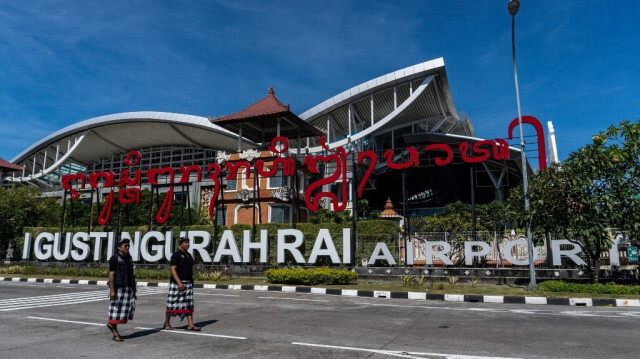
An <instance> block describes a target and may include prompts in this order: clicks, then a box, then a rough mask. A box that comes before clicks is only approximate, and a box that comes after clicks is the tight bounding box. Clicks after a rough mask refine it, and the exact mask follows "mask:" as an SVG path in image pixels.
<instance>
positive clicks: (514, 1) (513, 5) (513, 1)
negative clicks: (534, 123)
mask: <svg viewBox="0 0 640 359" xmlns="http://www.w3.org/2000/svg"><path fill="white" fill-rule="evenodd" d="M507 9H508V10H509V14H510V15H511V49H512V55H513V78H514V81H515V84H516V102H517V104H518V127H519V128H520V153H521V158H522V194H523V197H524V211H525V212H526V213H529V197H528V196H527V190H528V187H529V182H528V181H527V177H528V176H527V157H526V154H525V151H524V147H525V143H524V133H523V129H522V112H521V110H520V90H519V89H518V67H517V66H516V36H515V27H516V26H515V25H516V14H517V13H518V9H520V1H518V0H509V4H507ZM526 226H527V247H528V250H529V288H528V289H529V290H535V289H536V272H535V269H534V261H535V258H534V253H533V241H532V239H531V224H530V223H529V220H528V219H527V221H526Z"/></svg>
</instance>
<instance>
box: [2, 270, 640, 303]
mask: <svg viewBox="0 0 640 359" xmlns="http://www.w3.org/2000/svg"><path fill="white" fill-rule="evenodd" d="M0 281H6V282H30V283H60V284H78V285H99V286H107V285H108V283H107V281H106V280H83V279H51V278H17V277H14V278H11V277H0ZM168 286H169V283H168V282H138V287H168ZM194 287H195V288H207V289H227V290H257V291H275V292H291V293H311V294H325V295H342V296H347V297H369V298H373V297H375V298H386V299H408V300H439V301H445V302H470V303H501V304H537V305H575V306H585V307H592V306H594V307H640V299H607V298H559V297H540V296H506V295H466V294H433V293H424V292H404V291H373V290H356V289H332V288H320V287H296V286H284V285H245V284H197V283H196V284H194Z"/></svg>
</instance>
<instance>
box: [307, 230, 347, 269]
mask: <svg viewBox="0 0 640 359" xmlns="http://www.w3.org/2000/svg"><path fill="white" fill-rule="evenodd" d="M323 244H324V246H326V247H327V248H326V249H322V247H323ZM319 256H329V257H330V258H331V263H333V264H340V257H339V256H338V250H337V249H336V245H335V244H334V243H333V239H332V238H331V233H329V230H328V229H321V230H320V231H318V237H317V238H316V242H315V243H314V244H313V250H312V251H311V256H309V264H314V263H315V262H316V259H318V257H319Z"/></svg>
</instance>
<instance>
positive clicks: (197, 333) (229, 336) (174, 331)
mask: <svg viewBox="0 0 640 359" xmlns="http://www.w3.org/2000/svg"><path fill="white" fill-rule="evenodd" d="M135 329H142V330H157V331H159V332H164V333H172V334H184V335H200V336H205V337H216V338H227V339H238V340H246V339H247V338H245V337H234V336H231V335H222V334H209V333H202V332H190V331H180V330H175V329H174V330H164V329H158V328H145V327H135Z"/></svg>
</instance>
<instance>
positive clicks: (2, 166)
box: [0, 157, 22, 171]
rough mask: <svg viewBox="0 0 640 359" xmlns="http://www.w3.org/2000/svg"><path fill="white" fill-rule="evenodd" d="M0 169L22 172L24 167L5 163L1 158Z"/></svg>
mask: <svg viewBox="0 0 640 359" xmlns="http://www.w3.org/2000/svg"><path fill="white" fill-rule="evenodd" d="M0 169H7V170H13V171H22V167H21V166H18V165H14V164H13V163H11V162H9V161H5V160H4V159H2V158H1V157H0Z"/></svg>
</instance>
